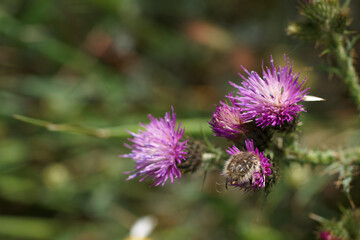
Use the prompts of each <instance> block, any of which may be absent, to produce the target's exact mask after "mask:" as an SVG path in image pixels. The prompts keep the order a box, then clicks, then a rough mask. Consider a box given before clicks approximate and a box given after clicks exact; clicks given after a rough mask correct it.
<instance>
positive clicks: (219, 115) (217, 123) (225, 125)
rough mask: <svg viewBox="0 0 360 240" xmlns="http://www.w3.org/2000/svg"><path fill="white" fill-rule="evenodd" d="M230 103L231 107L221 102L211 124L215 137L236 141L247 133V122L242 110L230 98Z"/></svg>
mask: <svg viewBox="0 0 360 240" xmlns="http://www.w3.org/2000/svg"><path fill="white" fill-rule="evenodd" d="M229 96H232V94H231V93H230V94H229ZM230 103H231V105H229V104H227V103H226V102H223V101H221V102H220V105H218V106H216V110H215V112H213V114H212V118H211V121H210V122H209V124H210V126H211V128H212V130H213V132H214V135H215V136H218V137H225V138H228V139H231V140H236V139H239V138H240V137H241V136H242V135H244V133H245V128H244V124H245V120H244V118H243V117H242V115H241V108H239V107H237V106H236V101H235V100H234V99H232V98H230Z"/></svg>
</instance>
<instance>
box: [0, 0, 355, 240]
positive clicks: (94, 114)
mask: <svg viewBox="0 0 360 240" xmlns="http://www.w3.org/2000/svg"><path fill="white" fill-rule="evenodd" d="M351 4H352V5H351V9H352V16H357V15H358V14H359V11H358V9H360V8H359V7H360V6H359V5H360V4H359V2H356V1H353V2H352V3H351ZM298 18H299V15H298V13H297V8H296V1H288V0H272V1H269V0H257V1H244V0H225V1H219V0H207V1H204V0H191V1H190V0H183V1H177V2H175V1H167V0H156V1H151V0H77V1H74V0H58V1H48V0H1V1H0V119H1V121H0V239H21V240H22V239H24V240H33V239H34V240H35V239H55V240H67V239H76V240H107V239H124V238H125V237H126V236H127V235H128V234H129V229H130V228H131V226H132V224H133V223H134V222H135V221H136V219H138V218H140V217H142V216H146V215H151V216H153V217H154V218H155V219H157V226H156V228H155V229H154V231H153V233H152V234H151V237H152V238H153V239H169V240H170V239H175V240H176V239H179V240H180V239H181V240H183V239H191V240H192V239H194V240H198V239H199V240H200V239H208V240H211V239H244V240H247V239H249V240H252V239H253V240H255V239H269V240H271V239H314V238H315V234H314V233H315V232H316V229H317V226H318V223H316V222H315V221H313V220H312V219H310V218H309V214H310V213H315V214H318V215H321V216H324V217H328V218H331V217H338V216H340V210H339V206H344V207H348V206H349V204H348V202H347V200H346V198H345V196H344V194H343V193H342V191H341V189H337V188H336V186H335V185H334V181H335V180H336V176H329V175H327V174H324V171H323V170H324V169H323V168H321V167H317V168H312V167H311V166H308V165H304V166H301V165H299V164H296V163H293V164H290V165H289V166H288V168H286V169H284V170H283V172H282V177H281V180H280V182H279V183H278V184H277V185H276V186H275V187H274V189H273V192H272V193H271V194H270V195H269V196H268V198H267V200H266V201H264V196H263V194H261V193H259V194H247V195H244V194H242V193H241V192H240V191H233V190H230V191H226V190H225V189H224V186H223V184H224V179H222V178H221V176H219V172H220V171H214V172H208V174H207V177H206V179H205V182H204V184H203V186H202V182H203V177H204V172H203V171H199V172H197V173H195V174H193V175H191V176H185V177H183V178H182V179H181V182H180V184H173V185H171V184H166V186H164V187H157V188H150V187H149V185H150V183H149V182H143V183H138V182H137V181H136V180H133V181H126V176H125V175H124V174H123V172H124V171H129V170H131V169H132V168H133V166H134V164H133V162H132V160H131V159H120V158H118V157H117V156H118V155H119V154H124V153H126V152H128V150H127V149H126V148H125V147H124V146H123V143H124V142H126V139H127V137H129V136H128V134H127V133H126V132H125V129H126V128H132V129H133V128H134V125H135V126H136V125H137V124H138V122H140V121H141V122H144V123H147V121H148V120H147V114H149V113H151V114H153V115H154V116H156V117H160V116H163V115H164V113H165V112H166V111H169V110H170V106H174V108H175V111H176V112H177V115H178V118H180V119H181V120H184V121H185V123H186V124H185V126H186V127H188V129H189V131H188V133H189V134H190V135H192V136H193V137H194V138H199V139H201V138H202V137H201V135H202V134H201V131H203V132H205V134H207V135H209V138H210V140H211V141H212V142H213V143H214V144H216V145H217V146H223V147H226V146H227V145H228V144H229V142H227V141H225V140H223V139H217V138H215V137H213V136H212V135H211V132H210V129H209V127H208V125H207V121H208V120H210V118H211V113H212V111H214V109H215V105H216V104H217V103H218V102H219V101H220V100H222V99H224V96H225V94H227V93H228V92H229V91H232V90H233V89H232V88H231V86H230V85H229V84H228V81H234V82H239V81H241V79H240V77H239V76H238V75H237V73H238V72H241V71H242V70H241V67H240V66H241V65H243V66H244V67H246V68H247V69H252V70H256V71H259V70H261V64H262V61H264V64H265V65H266V64H267V63H268V62H269V59H270V55H273V57H274V59H275V61H276V62H275V63H276V65H279V64H283V63H284V60H283V54H284V53H286V54H287V56H288V57H290V58H291V60H292V61H294V63H295V70H296V71H297V72H299V71H301V77H302V78H304V77H307V78H308V81H307V85H308V86H309V87H311V95H316V96H319V97H323V98H325V99H326V102H320V103H319V102H315V103H306V109H307V111H308V112H307V113H305V114H303V116H302V118H301V120H302V122H303V126H302V128H301V144H302V145H303V146H318V147H323V148H326V147H331V148H337V147H341V146H354V145H358V144H359V130H358V119H357V117H356V116H357V114H356V110H355V107H354V105H353V104H352V102H351V101H350V100H349V99H348V95H347V92H346V91H345V89H344V87H343V86H342V84H341V82H340V81H339V80H338V79H336V78H335V77H333V76H331V75H330V76H329V75H328V74H327V73H325V72H322V71H321V70H320V69H321V66H323V64H324V61H322V60H320V59H319V56H318V54H319V53H320V50H319V49H316V48H315V44H313V43H311V44H302V43H300V42H299V41H297V40H294V39H292V38H290V37H289V36H287V35H286V31H285V29H286V26H287V25H288V23H289V22H291V21H294V20H296V19H298ZM351 28H352V29H353V30H355V31H359V28H360V22H359V19H357V18H356V17H355V18H354V20H353V22H352V24H351ZM14 114H19V115H24V116H28V117H32V118H35V119H42V120H46V121H49V122H52V123H69V124H75V125H78V126H86V127H92V128H98V129H104V128H110V129H112V130H111V133H112V134H110V135H106V134H105V135H101V134H100V137H95V136H87V135H82V134H72V133H64V132H53V131H48V130H47V129H45V128H42V127H39V126H35V125H31V124H28V123H24V122H22V121H19V120H16V119H14V118H13V115H14ZM85 132H86V131H85ZM353 186H354V187H353V189H354V190H353V192H352V194H353V198H354V201H355V203H359V202H360V196H359V193H358V191H356V189H358V187H359V181H358V180H355V181H354V183H353Z"/></svg>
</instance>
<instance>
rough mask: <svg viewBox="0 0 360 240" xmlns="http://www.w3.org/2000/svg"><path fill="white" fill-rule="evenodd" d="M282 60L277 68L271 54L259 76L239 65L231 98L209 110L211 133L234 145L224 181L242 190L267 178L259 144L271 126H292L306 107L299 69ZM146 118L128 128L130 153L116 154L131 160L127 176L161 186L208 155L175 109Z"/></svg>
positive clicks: (266, 162)
mask: <svg viewBox="0 0 360 240" xmlns="http://www.w3.org/2000/svg"><path fill="white" fill-rule="evenodd" d="M285 61H286V65H285V66H284V67H281V66H279V68H275V66H274V61H273V59H272V57H271V61H270V62H271V67H270V68H268V67H266V68H265V69H264V70H263V72H262V77H260V76H259V74H257V73H256V72H249V71H248V70H246V69H245V68H243V69H244V71H245V73H247V75H248V77H244V76H243V75H241V74H240V76H241V77H242V78H243V79H244V81H243V82H242V83H241V84H240V85H237V84H235V83H232V82H230V84H231V85H232V86H234V87H235V88H236V89H237V91H236V93H235V94H232V93H230V94H229V95H227V98H228V99H229V101H228V102H226V101H221V102H220V104H219V105H218V106H217V107H216V111H215V112H214V113H213V114H212V118H211V120H210V121H209V125H210V126H211V128H212V130H213V132H214V135H215V136H219V137H225V138H227V139H230V140H232V141H234V142H235V144H236V145H234V146H232V147H230V148H229V149H228V150H227V152H228V153H229V154H230V158H229V160H228V161H227V162H226V163H225V166H224V168H223V175H224V176H225V177H226V186H235V187H239V188H241V189H243V190H244V191H246V192H247V191H249V190H251V189H252V190H254V191H256V190H260V189H262V188H264V187H265V185H266V182H270V180H269V179H268V178H267V177H269V176H271V173H272V170H271V162H270V160H269V159H268V158H267V157H265V154H264V152H261V151H260V150H259V149H261V150H262V149H265V148H266V144H267V142H268V141H269V139H271V134H272V133H271V132H272V131H271V129H274V130H278V129H281V128H285V127H286V126H288V125H289V126H291V125H296V121H295V120H296V119H297V115H298V114H299V113H300V112H303V111H305V110H304V108H303V106H302V105H300V104H299V102H300V101H302V100H304V98H305V96H306V95H307V93H308V90H309V89H303V85H304V82H305V79H304V80H303V81H301V82H299V81H298V80H299V74H293V73H292V65H290V63H289V59H287V58H286V56H285ZM149 119H150V123H149V124H148V125H144V124H140V125H141V126H142V127H143V128H145V129H144V130H139V131H138V133H133V132H129V133H130V134H131V135H132V136H133V139H129V140H130V141H131V142H132V143H133V144H132V145H128V144H126V146H127V147H128V148H130V149H131V153H129V154H124V155H120V157H127V158H132V159H133V160H134V161H135V170H134V171H132V172H126V174H129V175H130V176H129V177H128V179H133V178H136V177H140V181H143V180H145V179H147V178H150V179H153V180H154V185H155V186H158V185H164V184H165V182H166V181H167V179H170V180H171V183H173V182H174V179H179V178H180V177H181V173H189V172H190V173H192V172H194V171H196V170H197V168H198V167H199V166H200V165H201V162H202V161H203V160H204V159H205V158H206V157H205V156H211V154H210V155H206V154H203V152H202V147H201V144H200V143H199V142H196V141H189V142H188V140H181V139H182V137H183V135H184V132H185V129H184V128H182V124H181V123H180V124H179V125H177V123H176V114H175V113H174V109H173V108H172V111H171V112H167V113H166V114H165V117H164V118H158V119H156V118H154V117H153V116H152V115H149ZM269 129H270V130H269ZM254 145H255V146H254ZM238 147H240V149H242V148H241V147H243V148H244V149H246V150H245V151H240V150H239V148H238ZM219 156H220V155H219ZM204 161H205V160H204Z"/></svg>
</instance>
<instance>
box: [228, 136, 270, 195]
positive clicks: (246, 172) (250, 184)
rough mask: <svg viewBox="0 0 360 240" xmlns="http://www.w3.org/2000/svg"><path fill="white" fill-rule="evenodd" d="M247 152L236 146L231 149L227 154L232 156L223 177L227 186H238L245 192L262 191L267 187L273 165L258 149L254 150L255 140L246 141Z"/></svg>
mask: <svg viewBox="0 0 360 240" xmlns="http://www.w3.org/2000/svg"><path fill="white" fill-rule="evenodd" d="M245 145H246V150H247V151H246V152H242V151H240V150H239V149H238V148H237V147H236V146H233V147H229V149H228V150H226V151H227V153H229V154H230V155H231V157H230V159H229V160H228V161H227V162H226V163H225V166H224V170H223V175H225V177H226V186H227V185H230V186H236V187H240V188H242V189H244V190H245V192H247V191H249V190H251V189H253V190H254V191H256V190H260V189H261V188H264V187H265V177H266V176H270V174H271V168H270V166H271V163H270V161H269V159H268V158H266V157H265V156H264V153H263V152H260V151H259V150H258V149H257V148H255V149H254V143H253V140H246V141H245Z"/></svg>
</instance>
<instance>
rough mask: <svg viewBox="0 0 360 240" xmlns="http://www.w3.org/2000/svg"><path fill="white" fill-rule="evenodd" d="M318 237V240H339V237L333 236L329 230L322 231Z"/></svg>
mask: <svg viewBox="0 0 360 240" xmlns="http://www.w3.org/2000/svg"><path fill="white" fill-rule="evenodd" d="M319 237H320V240H341V238H338V237H335V236H334V235H333V234H332V233H331V232H330V231H322V232H321V233H320V235H319Z"/></svg>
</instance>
